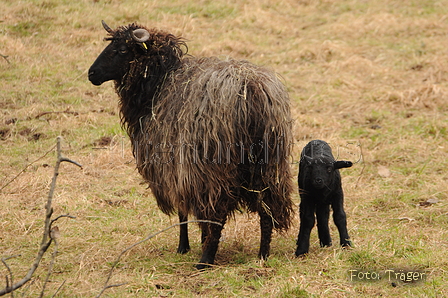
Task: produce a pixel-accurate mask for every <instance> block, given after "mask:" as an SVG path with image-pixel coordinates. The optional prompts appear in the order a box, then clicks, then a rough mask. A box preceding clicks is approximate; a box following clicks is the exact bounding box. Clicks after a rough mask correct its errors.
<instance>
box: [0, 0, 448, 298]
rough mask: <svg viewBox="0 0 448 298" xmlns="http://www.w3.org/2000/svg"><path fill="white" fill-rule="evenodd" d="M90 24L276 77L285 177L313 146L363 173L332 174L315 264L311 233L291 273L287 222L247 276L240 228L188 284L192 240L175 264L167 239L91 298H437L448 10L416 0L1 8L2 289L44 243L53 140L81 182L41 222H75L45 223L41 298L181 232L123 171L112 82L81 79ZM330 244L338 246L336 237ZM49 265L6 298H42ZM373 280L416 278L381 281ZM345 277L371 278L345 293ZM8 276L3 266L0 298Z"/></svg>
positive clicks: (446, 244)
mask: <svg viewBox="0 0 448 298" xmlns="http://www.w3.org/2000/svg"><path fill="white" fill-rule="evenodd" d="M102 19H104V20H105V21H106V22H107V23H108V24H109V25H110V26H111V27H113V28H114V27H117V26H120V25H126V24H129V23H132V22H138V23H140V24H143V25H145V26H147V27H157V28H161V29H165V30H168V31H170V32H172V33H174V34H177V35H181V36H183V37H184V38H186V39H187V41H188V46H189V53H190V54H192V55H195V56H219V57H225V56H232V57H235V58H240V59H246V60H249V61H251V62H254V63H256V64H260V65H264V66H266V67H269V68H272V69H274V70H275V71H276V72H278V73H279V75H280V76H281V77H282V79H283V81H284V82H285V84H286V86H287V87H288V90H289V92H290V96H291V100H292V108H293V116H294V119H295V128H294V129H295V131H294V134H295V140H296V144H294V160H293V162H292V164H291V166H292V168H293V172H294V175H296V174H297V160H298V157H299V153H300V150H301V148H302V147H303V146H304V145H305V144H306V143H307V142H308V141H310V140H312V139H317V138H318V139H323V140H326V141H327V142H329V143H330V144H331V145H332V147H333V148H334V150H337V151H338V152H339V158H340V159H350V160H353V161H357V160H358V159H359V158H360V156H362V158H361V159H360V161H359V162H358V163H356V164H355V166H354V167H352V168H349V169H344V170H342V176H343V186H344V191H345V205H346V212H347V216H348V227H349V233H350V235H351V237H352V240H353V243H354V248H353V249H351V250H341V249H340V248H338V247H337V246H333V247H330V248H320V247H319V245H318V239H317V232H316V230H313V233H312V237H311V247H310V253H309V255H308V256H307V257H305V258H301V259H297V258H295V257H294V251H295V241H296V237H297V232H298V227H299V220H298V218H297V220H296V221H295V224H294V226H293V227H292V228H291V230H290V231H289V232H287V233H286V234H285V235H278V234H275V235H274V239H273V243H272V250H271V257H270V259H269V260H267V261H266V262H260V261H259V260H258V259H257V252H258V242H259V228H258V218H257V216H255V215H247V214H237V215H236V216H235V219H234V220H231V221H230V222H229V223H228V224H227V225H226V228H225V230H224V232H223V233H224V236H223V239H222V242H221V244H220V249H219V250H218V254H217V262H216V263H217V264H216V266H214V267H213V268H212V269H210V270H207V271H205V272H198V271H197V270H195V269H194V266H193V265H194V264H195V262H196V261H197V260H198V259H199V256H200V253H201V248H200V234H199V230H198V228H197V227H196V226H195V225H191V229H190V231H191V232H190V237H191V238H190V239H191V240H192V250H191V252H189V253H188V254H186V255H178V254H176V253H175V250H176V248H177V237H178V232H177V228H176V229H172V230H169V231H168V232H165V233H162V234H160V235H158V236H157V237H155V238H152V239H151V240H149V241H147V242H145V243H143V244H140V245H139V246H137V247H135V248H133V249H132V250H130V251H128V252H127V253H126V254H125V255H124V256H123V257H122V259H121V261H120V264H119V266H118V268H117V269H116V270H115V271H114V274H113V276H112V280H111V282H110V283H111V284H121V283H126V284H125V285H122V286H119V287H113V288H111V289H108V290H106V292H105V293H104V296H106V297H232V296H237V297H263V296H264V297H320V296H325V297H371V296H382V297H447V296H448V290H447V289H448V254H447V249H448V232H447V230H448V170H447V169H448V142H447V141H448V1H429V0H421V1H413V0H412V1H398V0H380V1H361V0H360V1H355V0H340V1H336V0H320V1H317V0H316V1H313V0H300V1H298V0H279V1H268V0H230V1H228V0H227V1H223V0H218V1H207V0H199V1H187V0H172V1H156V0H153V1H142V0H128V1H116V0H81V1H66V0H62V1H60V0H46V1H32V0H24V1H12V0H6V1H3V2H2V4H1V13H0V54H1V55H2V57H0V164H1V167H0V203H1V208H0V254H1V257H2V258H7V257H11V256H14V257H13V258H10V259H8V260H7V261H6V262H7V264H8V266H9V268H10V269H11V271H12V273H13V277H14V281H17V280H19V279H21V278H22V277H23V276H24V275H25V274H26V272H27V270H28V268H29V266H30V265H31V263H32V262H33V259H34V256H35V254H36V252H37V250H38V247H39V244H40V238H41V234H42V229H43V221H44V205H45V202H46V197H47V194H48V191H49V185H50V181H51V178H52V176H53V166H54V163H55V154H54V146H55V143H56V137H57V136H59V135H60V136H62V137H63V154H64V155H65V156H67V157H69V158H71V159H73V160H75V161H77V162H79V163H81V164H82V165H83V169H82V170H81V169H79V168H77V167H75V166H73V165H71V164H66V163H64V164H62V167H61V173H60V175H59V178H58V184H57V187H56V191H55V196H54V202H53V207H54V213H55V215H61V214H70V215H73V216H76V219H69V218H62V219H60V220H58V222H57V225H58V227H59V229H60V231H61V236H60V240H59V248H58V250H59V254H58V255H57V257H56V260H55V264H54V267H53V273H52V275H51V278H50V281H49V282H48V283H47V285H46V291H45V297H51V296H52V295H53V294H54V293H55V292H56V291H57V289H58V288H59V287H60V289H59V291H58V293H57V295H56V297H94V296H95V295H97V294H98V293H99V292H100V290H101V289H102V288H103V285H104V282H105V280H106V275H107V273H108V272H109V270H110V268H111V265H112V264H113V262H114V261H115V260H116V259H117V257H118V255H119V254H120V252H121V251H123V250H124V249H126V248H127V247H128V246H130V245H132V244H133V243H135V242H137V241H139V240H140V239H142V238H144V237H146V236H147V235H149V234H153V233H156V232H157V231H160V230H162V229H163V228H166V227H168V226H170V225H172V224H174V223H176V222H177V218H175V217H173V218H171V219H170V218H168V217H167V216H166V215H164V214H162V213H161V212H160V211H159V210H158V208H157V206H156V203H155V200H154V199H153V198H152V196H151V193H150V192H149V190H147V189H146V185H145V184H142V179H141V178H140V176H139V175H138V173H137V172H136V170H135V164H134V162H133V158H132V154H131V152H130V143H129V141H128V138H127V136H126V134H125V132H124V131H123V130H122V129H121V127H120V124H119V115H118V109H117V105H118V102H117V96H116V94H115V93H114V91H113V88H112V86H113V85H112V83H106V84H104V85H102V86H101V87H95V86H93V85H91V84H90V82H89V81H88V80H87V69H88V68H89V66H90V65H91V64H92V63H93V61H94V59H95V58H96V57H97V55H98V54H99V53H100V52H101V50H102V49H103V48H104V47H105V46H106V44H107V43H106V42H104V41H103V38H104V37H105V36H106V33H105V31H104V30H103V28H102V27H101V23H100V22H101V20H102ZM361 153H362V154H361ZM293 196H294V197H293V199H294V202H295V203H296V204H297V206H298V204H299V195H298V193H297V192H295V193H294V195H293ZM331 231H332V236H333V239H337V237H338V235H337V231H336V229H335V227H334V225H333V224H332V225H331ZM51 250H52V248H50V251H48V252H47V254H46V256H45V257H44V259H43V261H42V264H41V266H40V267H39V269H38V270H37V272H36V274H35V275H34V277H33V279H32V281H31V282H30V283H28V284H26V285H25V286H24V287H23V288H21V289H19V290H18V291H17V296H19V295H22V294H23V296H25V297H28V296H30V297H37V296H39V293H40V292H41V289H42V286H43V284H44V279H45V276H46V273H47V270H48V266H49V263H50V259H51ZM350 270H359V271H350ZM387 270H394V271H395V272H394V273H396V272H397V273H400V272H401V271H400V270H402V271H410V272H421V273H424V274H425V275H424V276H425V277H426V279H425V280H423V281H421V282H402V281H400V280H395V279H391V280H389V278H388V276H387V274H386V272H391V271H387ZM350 272H351V273H352V274H358V273H359V272H364V273H365V272H376V273H381V274H382V275H383V279H381V280H373V281H370V282H367V281H354V280H350ZM9 275H10V274H9V272H8V270H7V268H6V267H5V266H4V265H2V264H0V280H1V281H0V289H2V288H4V287H5V286H6V284H5V277H6V276H9ZM392 277H393V276H392ZM397 277H400V275H397ZM355 279H356V278H355Z"/></svg>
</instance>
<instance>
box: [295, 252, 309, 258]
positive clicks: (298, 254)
mask: <svg viewBox="0 0 448 298" xmlns="http://www.w3.org/2000/svg"><path fill="white" fill-rule="evenodd" d="M307 254H308V251H296V257H297V258H304V257H305V256H306V255H307Z"/></svg>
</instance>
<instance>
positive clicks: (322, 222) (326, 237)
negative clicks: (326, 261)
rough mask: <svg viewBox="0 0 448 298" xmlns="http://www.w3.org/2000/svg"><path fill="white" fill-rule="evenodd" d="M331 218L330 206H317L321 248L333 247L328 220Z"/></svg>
mask: <svg viewBox="0 0 448 298" xmlns="http://www.w3.org/2000/svg"><path fill="white" fill-rule="evenodd" d="M329 216H330V205H329V204H322V205H317V206H316V218H317V232H318V234H319V240H320V246H321V247H325V246H331V236H330V229H329V228H328V218H329Z"/></svg>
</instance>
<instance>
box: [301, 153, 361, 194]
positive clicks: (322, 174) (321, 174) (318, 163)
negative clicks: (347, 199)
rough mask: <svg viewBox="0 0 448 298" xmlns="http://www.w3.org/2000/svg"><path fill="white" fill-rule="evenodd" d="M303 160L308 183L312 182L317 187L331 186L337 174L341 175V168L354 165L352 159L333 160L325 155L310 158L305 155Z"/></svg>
mask: <svg viewBox="0 0 448 298" xmlns="http://www.w3.org/2000/svg"><path fill="white" fill-rule="evenodd" d="M302 162H303V165H304V166H303V170H304V171H305V177H306V180H307V183H311V185H312V186H313V187H314V188H315V189H324V188H325V187H327V188H329V187H330V186H331V185H332V184H333V181H334V179H335V177H336V175H339V174H337V172H338V170H339V169H342V168H349V167H351V166H352V165H353V163H352V162H351V161H345V160H338V161H333V160H331V159H327V158H325V157H320V158H310V157H308V156H303V160H302Z"/></svg>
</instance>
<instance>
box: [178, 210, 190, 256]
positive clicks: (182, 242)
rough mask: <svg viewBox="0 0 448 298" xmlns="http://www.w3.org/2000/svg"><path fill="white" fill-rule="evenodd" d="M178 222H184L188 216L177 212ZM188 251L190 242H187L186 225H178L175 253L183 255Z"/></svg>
mask: <svg viewBox="0 0 448 298" xmlns="http://www.w3.org/2000/svg"><path fill="white" fill-rule="evenodd" d="M178 215H179V222H181V223H182V222H186V221H187V220H188V215H185V214H183V213H182V212H181V211H179V214H178ZM188 251H190V241H189V240H188V224H182V225H180V235H179V246H178V247H177V253H180V254H185V253H187V252H188Z"/></svg>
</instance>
